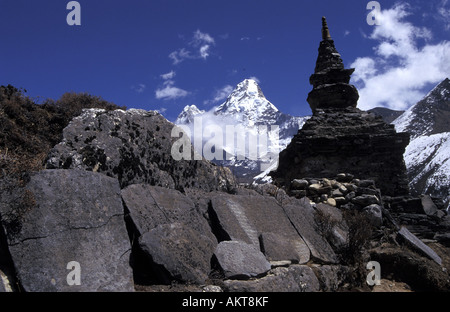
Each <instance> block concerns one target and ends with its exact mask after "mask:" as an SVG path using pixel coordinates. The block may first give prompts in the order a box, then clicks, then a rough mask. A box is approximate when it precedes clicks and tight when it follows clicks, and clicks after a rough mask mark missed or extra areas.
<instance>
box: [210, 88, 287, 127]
mask: <svg viewBox="0 0 450 312" xmlns="http://www.w3.org/2000/svg"><path fill="white" fill-rule="evenodd" d="M215 113H216V114H218V115H219V114H226V115H236V114H239V115H245V116H246V117H247V118H249V119H251V120H254V121H256V122H257V121H258V120H259V119H261V118H264V117H268V116H271V115H274V114H276V113H278V109H277V108H276V107H275V105H273V104H272V103H270V102H269V101H268V100H267V99H266V97H265V96H264V93H263V92H262V90H261V87H260V86H259V85H258V83H257V82H256V81H255V80H253V79H245V80H244V81H242V82H241V83H239V84H238V85H237V86H236V88H235V89H234V90H233V92H232V93H231V94H230V95H229V96H228V98H227V100H226V101H225V103H223V104H222V105H220V106H219V107H217V109H216V110H215Z"/></svg>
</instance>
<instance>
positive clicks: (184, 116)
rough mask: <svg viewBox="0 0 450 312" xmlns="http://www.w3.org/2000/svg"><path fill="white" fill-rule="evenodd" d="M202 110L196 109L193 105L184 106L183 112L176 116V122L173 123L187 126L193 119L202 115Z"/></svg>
mask: <svg viewBox="0 0 450 312" xmlns="http://www.w3.org/2000/svg"><path fill="white" fill-rule="evenodd" d="M204 113H205V111H204V110H200V109H198V107H197V106H195V105H191V106H189V105H186V106H185V107H184V109H183V111H182V112H181V113H180V114H179V115H178V118H177V120H176V121H175V124H177V125H179V124H188V123H192V122H194V117H195V116H197V115H202V114H204Z"/></svg>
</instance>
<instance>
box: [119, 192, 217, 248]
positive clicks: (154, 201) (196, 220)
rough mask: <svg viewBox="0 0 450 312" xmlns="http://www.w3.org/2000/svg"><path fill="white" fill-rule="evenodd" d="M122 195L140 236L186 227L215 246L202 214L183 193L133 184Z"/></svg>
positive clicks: (213, 238)
mask: <svg viewBox="0 0 450 312" xmlns="http://www.w3.org/2000/svg"><path fill="white" fill-rule="evenodd" d="M121 194H122V199H123V201H124V203H125V206H126V207H127V209H128V210H129V214H130V217H131V219H132V220H133V222H134V224H135V226H136V228H137V230H138V232H139V233H138V234H139V235H142V234H144V233H146V232H148V231H150V230H152V229H154V228H156V227H157V226H159V225H162V224H171V223H184V224H186V225H188V226H189V227H191V228H192V229H194V230H196V231H198V232H199V233H201V234H202V235H205V236H206V237H208V238H209V239H210V240H212V241H213V242H214V241H215V242H216V239H215V237H214V235H213V234H212V232H211V228H210V227H209V225H208V222H207V221H206V219H205V218H204V217H203V216H202V212H201V211H199V210H198V209H197V208H196V206H195V204H194V202H193V201H192V200H191V199H190V198H189V197H187V196H186V195H184V194H182V193H181V192H179V191H177V190H173V189H168V188H163V187H159V186H151V185H148V184H134V185H130V186H128V187H126V188H125V189H123V190H122V192H121Z"/></svg>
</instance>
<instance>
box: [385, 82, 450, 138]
mask: <svg viewBox="0 0 450 312" xmlns="http://www.w3.org/2000/svg"><path fill="white" fill-rule="evenodd" d="M448 120H450V80H449V79H448V78H446V79H445V80H444V81H442V82H441V83H440V84H438V85H437V86H436V87H435V88H434V89H433V90H431V92H430V93H428V94H427V95H426V96H425V97H424V98H423V99H422V100H420V101H419V102H418V103H417V104H415V105H413V106H412V107H410V108H409V109H408V110H407V111H406V112H405V113H404V114H403V115H401V116H400V117H398V118H397V119H396V120H394V121H393V124H394V125H395V128H396V129H397V131H399V132H409V133H410V134H411V139H415V138H417V137H419V136H422V135H431V134H437V133H443V132H450V124H449V122H448Z"/></svg>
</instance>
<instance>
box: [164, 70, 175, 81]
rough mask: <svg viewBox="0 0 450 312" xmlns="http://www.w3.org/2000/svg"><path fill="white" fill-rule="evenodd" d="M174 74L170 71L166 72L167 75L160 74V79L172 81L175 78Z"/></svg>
mask: <svg viewBox="0 0 450 312" xmlns="http://www.w3.org/2000/svg"><path fill="white" fill-rule="evenodd" d="M175 75H176V73H175V72H174V71H173V70H172V71H170V72H168V73H167V74H162V75H161V78H162V79H164V80H168V79H173V78H174V77H175Z"/></svg>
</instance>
